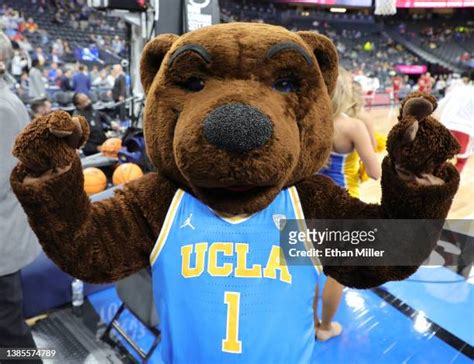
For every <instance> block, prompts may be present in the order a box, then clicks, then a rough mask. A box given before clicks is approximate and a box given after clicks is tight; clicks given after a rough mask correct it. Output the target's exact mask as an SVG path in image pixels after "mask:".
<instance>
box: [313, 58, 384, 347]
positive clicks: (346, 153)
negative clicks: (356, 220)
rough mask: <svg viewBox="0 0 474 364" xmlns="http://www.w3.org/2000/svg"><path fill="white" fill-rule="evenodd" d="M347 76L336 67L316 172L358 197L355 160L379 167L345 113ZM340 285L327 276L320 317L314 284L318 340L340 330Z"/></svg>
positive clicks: (360, 129) (349, 92)
mask: <svg viewBox="0 0 474 364" xmlns="http://www.w3.org/2000/svg"><path fill="white" fill-rule="evenodd" d="M353 87H354V86H353V82H352V77H351V75H350V74H349V73H348V72H347V71H346V70H344V69H343V68H342V67H339V77H338V78H337V83H336V89H335V90H334V94H333V96H332V109H333V118H334V140H333V151H332V152H331V155H330V157H329V163H328V165H327V166H326V167H323V168H322V169H321V171H320V173H321V174H322V175H325V176H328V177H329V178H331V179H332V180H333V181H334V182H335V183H336V184H337V185H339V186H341V187H342V188H346V189H347V190H348V192H349V194H350V195H351V196H354V197H359V184H360V179H359V160H360V159H361V160H362V161H363V162H364V163H365V166H366V167H365V168H366V173H367V174H368V176H369V177H370V178H373V179H379V178H380V175H381V173H382V172H381V167H380V164H379V162H378V159H377V156H376V155H375V152H374V145H373V141H372V139H371V137H370V135H369V132H368V130H367V127H366V125H365V124H364V123H363V122H362V121H361V120H358V119H355V118H353V117H350V116H348V115H347V112H350V110H351V108H353V107H354V104H355V103H356V100H355V96H354V94H353ZM343 289H344V287H343V286H342V285H341V284H340V283H338V282H337V281H336V280H335V279H333V278H331V277H328V278H327V281H326V284H325V285H324V288H323V294H322V316H321V321H320V320H319V316H318V307H317V305H318V298H319V287H316V292H315V299H314V315H315V329H316V337H317V338H318V340H320V341H326V340H329V339H330V338H332V337H335V336H338V335H340V334H341V332H342V326H341V325H340V324H339V323H338V322H335V321H332V320H333V318H334V315H335V314H336V311H337V308H338V307H339V303H340V301H341V297H342V291H343Z"/></svg>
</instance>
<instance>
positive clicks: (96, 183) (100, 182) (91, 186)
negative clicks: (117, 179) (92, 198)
mask: <svg viewBox="0 0 474 364" xmlns="http://www.w3.org/2000/svg"><path fill="white" fill-rule="evenodd" d="M83 173H84V191H86V193H87V194H88V195H93V194H95V193H99V192H101V191H103V190H104V189H105V187H106V186H107V177H105V174H104V172H102V171H101V170H100V169H98V168H94V167H91V168H86V169H84V171H83Z"/></svg>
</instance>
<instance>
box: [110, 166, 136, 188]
mask: <svg viewBox="0 0 474 364" xmlns="http://www.w3.org/2000/svg"><path fill="white" fill-rule="evenodd" d="M141 176H143V171H142V169H141V168H140V167H139V166H137V165H136V164H133V163H124V164H121V165H119V166H118V167H117V169H116V170H115V171H114V174H113V176H112V182H113V183H114V185H120V184H123V183H127V182H130V181H133V180H134V179H137V178H140V177H141Z"/></svg>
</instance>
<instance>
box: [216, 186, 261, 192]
mask: <svg viewBox="0 0 474 364" xmlns="http://www.w3.org/2000/svg"><path fill="white" fill-rule="evenodd" d="M254 188H258V186H255V185H235V186H229V187H224V189H225V190H229V191H230V192H248V191H250V190H253V189H254Z"/></svg>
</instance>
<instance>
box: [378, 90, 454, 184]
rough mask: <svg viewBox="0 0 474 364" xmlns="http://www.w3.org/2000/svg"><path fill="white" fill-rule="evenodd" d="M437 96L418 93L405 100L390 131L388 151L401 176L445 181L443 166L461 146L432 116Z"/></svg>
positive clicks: (420, 180)
mask: <svg viewBox="0 0 474 364" xmlns="http://www.w3.org/2000/svg"><path fill="white" fill-rule="evenodd" d="M436 106H437V105H436V99H435V98H434V97H432V96H430V95H425V94H422V93H414V94H411V95H409V96H408V97H407V98H406V99H405V100H404V101H403V102H402V104H401V108H400V115H399V118H398V119H399V122H398V123H397V124H396V125H395V126H394V127H393V129H392V130H391V131H390V133H389V135H388V139H387V151H388V153H389V157H390V160H391V162H392V164H393V167H394V168H395V170H396V171H397V174H398V176H399V177H400V178H401V179H402V180H404V181H407V182H409V183H414V184H417V185H425V186H429V185H440V184H443V179H442V178H440V176H441V175H442V172H441V170H440V169H441V168H442V165H443V164H444V163H445V162H446V160H447V159H449V158H452V157H453V156H454V155H456V154H457V153H458V152H459V149H460V146H459V143H458V142H457V140H456V139H455V138H454V137H453V136H452V134H451V133H450V132H449V130H448V129H446V128H445V127H444V126H443V125H442V124H441V123H439V122H438V121H437V120H436V119H435V118H434V117H432V116H431V114H432V112H433V111H434V110H435V109H436Z"/></svg>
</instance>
